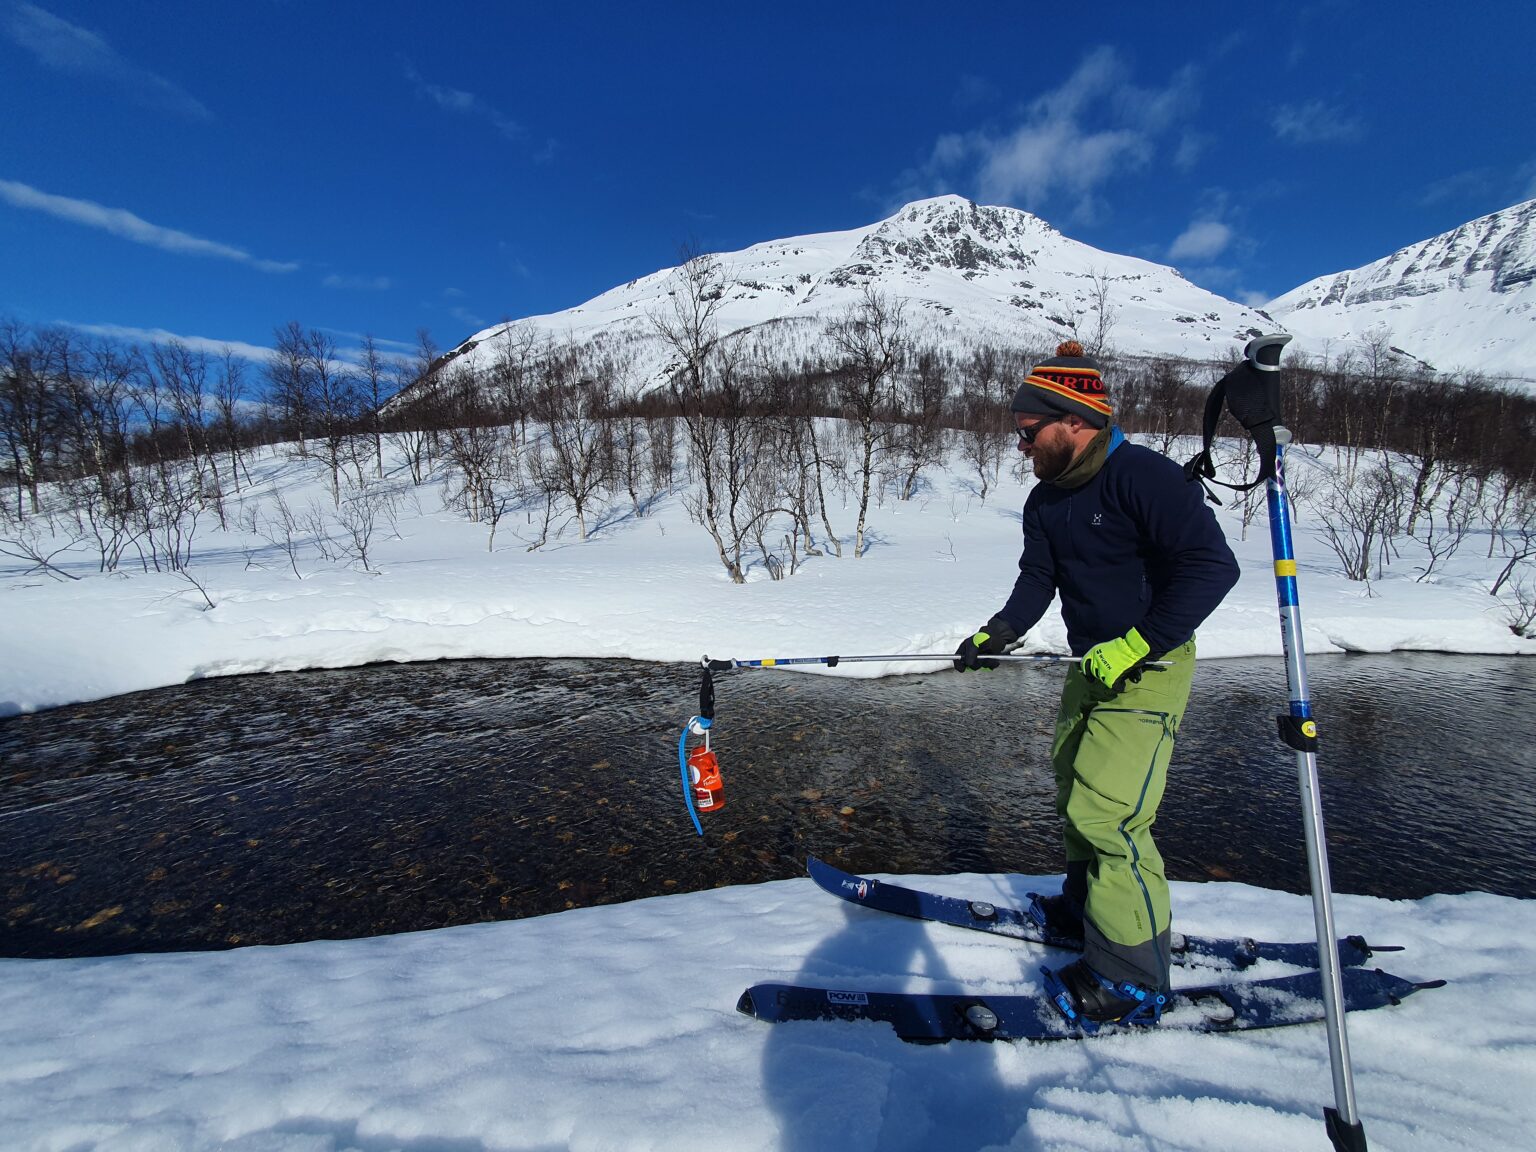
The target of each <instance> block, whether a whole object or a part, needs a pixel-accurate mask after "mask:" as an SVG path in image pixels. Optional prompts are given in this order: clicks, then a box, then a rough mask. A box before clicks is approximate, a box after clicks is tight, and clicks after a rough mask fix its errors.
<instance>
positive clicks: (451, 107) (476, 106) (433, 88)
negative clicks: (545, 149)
mask: <svg viewBox="0 0 1536 1152" xmlns="http://www.w3.org/2000/svg"><path fill="white" fill-rule="evenodd" d="M404 63H405V75H406V78H407V79H408V80H410V82H411V85H412V86H413V87H414V88H415V89H416V95H418V96H421V97H424V98H426V99H428V100H430V101H432V103H434V104H436V105H437V106H438V107H439V108H441V109H443V110H444V111H445V112H452V113H454V114H455V115H458V116H476V117H479V118H480V119H482V120H487V121H489V122H490V124H491V126H492V127H494V128H495V129H496V131H497V132H499V133H501V135H502V136H504V137H505V138H506V139H508V140H516V139H517V138H518V137H520V136H522V135H523V134H524V132H525V131H526V129H524V128H523V126H522V125H521V124H519V123H518V122H517V121H516V120H513V119H512V118H511V117H510V116H505V115H503V114H502V113H501V112H499V111H497V110H496V109H495V108H493V107H491V106H490V105H489V104H487V103H486V102H485V101H484V100H482V99H480V97H478V96H476V95H475V94H474V93H473V92H464V91H461V90H460V89H458V88H444V87H442V86H441V85H438V84H430V83H428V82H427V81H426V79H425V78H423V77H422V75H421V73H419V72H417V71H416V69H415V67H414V66H412V64H411V63H410V61H405V62H404Z"/></svg>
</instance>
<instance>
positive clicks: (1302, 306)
mask: <svg viewBox="0 0 1536 1152" xmlns="http://www.w3.org/2000/svg"><path fill="white" fill-rule="evenodd" d="M1265 311H1267V312H1268V313H1269V314H1270V315H1272V316H1274V317H1275V319H1277V320H1278V321H1280V323H1281V324H1283V325H1284V326H1285V327H1286V328H1288V329H1289V330H1290V331H1291V332H1293V333H1295V334H1296V335H1297V336H1298V346H1299V347H1301V348H1302V349H1303V350H1304V351H1308V352H1311V353H1314V354H1317V353H1320V352H1322V351H1323V350H1324V349H1325V347H1326V346H1328V345H1329V344H1332V345H1333V351H1334V352H1335V353H1338V352H1341V351H1343V350H1345V349H1346V348H1348V347H1350V346H1351V345H1358V344H1359V343H1361V342H1363V341H1365V340H1367V339H1369V338H1371V337H1372V336H1374V335H1377V334H1379V335H1381V336H1384V337H1385V338H1386V340H1387V343H1388V344H1389V345H1391V346H1395V347H1397V348H1399V349H1401V350H1402V351H1404V352H1406V353H1407V354H1408V355H1410V356H1413V357H1415V358H1417V359H1419V360H1422V361H1424V362H1426V363H1428V364H1430V365H1432V366H1433V367H1434V368H1436V369H1438V370H1440V371H1442V372H1450V371H1457V370H1462V369H1466V370H1475V371H1480V372H1486V373H1490V374H1494V375H1508V376H1512V377H1515V378H1516V379H1521V380H1526V381H1531V380H1536V200H1527V201H1526V202H1525V203H1523V204H1516V205H1514V206H1513V207H1511V208H1506V209H1504V210H1503V211H1501V212H1495V213H1493V214H1492V215H1489V216H1482V217H1479V218H1478V219H1476V220H1473V221H1470V222H1469V223H1466V224H1463V225H1462V226H1461V227H1459V228H1454V229H1452V230H1451V231H1449V232H1445V233H1443V234H1441V235H1439V236H1435V237H1433V238H1432V239H1429V240H1423V241H1420V242H1419V243H1417V244H1410V245H1409V246H1408V247H1406V248H1402V249H1399V250H1398V251H1396V252H1394V253H1392V255H1390V256H1387V257H1385V258H1384V259H1381V260H1377V261H1376V262H1375V263H1374V264H1367V265H1366V266H1365V267H1363V268H1356V269H1353V270H1352V271H1348V272H1339V273H1336V274H1334V275H1331V276H1320V277H1318V278H1317V279H1316V280H1312V281H1310V282H1308V283H1306V284H1303V285H1302V286H1301V287H1299V288H1295V289H1292V290H1291V291H1290V292H1287V293H1286V294H1285V295H1283V296H1280V297H1278V298H1277V299H1275V300H1273V301H1272V302H1271V303H1270V304H1269V305H1268V306H1267V307H1266V309H1265Z"/></svg>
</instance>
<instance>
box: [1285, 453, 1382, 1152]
mask: <svg viewBox="0 0 1536 1152" xmlns="http://www.w3.org/2000/svg"><path fill="white" fill-rule="evenodd" d="M1290 442H1291V432H1290V429H1288V428H1286V427H1285V426H1283V425H1276V426H1275V472H1274V475H1273V476H1271V477H1270V478H1269V480H1268V483H1267V485H1266V487H1267V494H1268V500H1269V534H1270V542H1271V544H1272V546H1273V551H1274V559H1275V594H1276V597H1277V599H1278V601H1279V605H1280V637H1281V641H1282V643H1283V644H1284V647H1285V678H1286V684H1287V686H1288V687H1289V690H1290V710H1289V711H1288V712H1287V713H1285V714H1284V715H1282V716H1279V717H1277V719H1278V721H1279V726H1280V739H1281V740H1283V741H1284V742H1285V743H1286V744H1287V745H1288V746H1289V747H1291V748H1292V749H1293V750H1294V751H1295V753H1296V775H1297V780H1298V782H1299V784H1300V788H1301V816H1302V829H1303V831H1304V833H1305V836H1306V843H1307V871H1308V874H1309V876H1310V879H1311V882H1312V918H1313V921H1314V924H1315V926H1316V929H1317V957H1318V960H1319V962H1320V963H1319V969H1320V973H1319V974H1320V976H1321V978H1322V984H1323V1018H1324V1023H1325V1024H1326V1025H1327V1029H1328V1057H1329V1062H1330V1064H1331V1065H1332V1068H1333V1099H1334V1107H1332V1108H1325V1109H1324V1110H1323V1119H1324V1122H1325V1124H1326V1125H1327V1129H1328V1137H1329V1139H1330V1140H1331V1141H1332V1142H1333V1146H1334V1148H1335V1149H1337V1150H1338V1152H1365V1147H1366V1144H1365V1128H1364V1127H1363V1126H1362V1125H1361V1123H1360V1117H1359V1114H1358V1112H1357V1111H1356V1108H1355V1080H1354V1074H1353V1071H1352V1069H1351V1066H1350V1061H1349V1033H1348V1031H1347V1029H1346V1028H1345V1025H1344V984H1343V977H1342V976H1341V975H1340V973H1339V956H1338V953H1337V952H1336V951H1335V950H1334V943H1333V941H1334V925H1333V887H1332V883H1331V881H1330V879H1329V875H1328V842H1327V837H1326V835H1325V834H1324V831H1323V799H1322V790H1321V785H1320V782H1319V780H1318V775H1317V722H1316V721H1315V720H1314V719H1313V718H1312V700H1311V697H1310V695H1309V694H1308V689H1307V653H1306V649H1305V647H1304V646H1303V644H1302V638H1301V602H1300V598H1299V596H1298V594H1297V590H1296V553H1295V550H1294V547H1293V544H1292V541H1291V520H1290V512H1289V508H1288V505H1287V503H1286V495H1285V448H1286V445H1287V444H1289V443H1290Z"/></svg>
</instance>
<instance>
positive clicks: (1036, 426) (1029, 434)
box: [1014, 416, 1066, 444]
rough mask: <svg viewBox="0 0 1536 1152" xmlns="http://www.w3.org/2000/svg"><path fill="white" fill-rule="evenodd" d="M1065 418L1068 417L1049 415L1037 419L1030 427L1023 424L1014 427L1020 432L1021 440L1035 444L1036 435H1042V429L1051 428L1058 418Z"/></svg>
mask: <svg viewBox="0 0 1536 1152" xmlns="http://www.w3.org/2000/svg"><path fill="white" fill-rule="evenodd" d="M1065 419H1066V417H1065V416H1047V417H1046V418H1045V419H1044V420H1036V421H1035V422H1034V423H1033V424H1031V425H1030V426H1029V427H1028V428H1025V427H1023V426H1022V425H1020V426H1018V427H1016V428H1015V429H1014V431H1016V432H1017V433H1018V434H1019V440H1020V441H1022V442H1023V443H1025V444H1033V443H1034V442H1035V437H1036V436H1038V435H1040V432H1041V429H1044V428H1049V427H1050V426H1051V425H1052V424H1055V423H1056V422H1057V421H1058V420H1065Z"/></svg>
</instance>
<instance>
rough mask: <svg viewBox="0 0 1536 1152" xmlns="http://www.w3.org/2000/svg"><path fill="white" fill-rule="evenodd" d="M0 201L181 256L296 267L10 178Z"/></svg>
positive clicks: (263, 267) (271, 268)
mask: <svg viewBox="0 0 1536 1152" xmlns="http://www.w3.org/2000/svg"><path fill="white" fill-rule="evenodd" d="M0 200H4V201H6V202H7V203H8V204H10V205H11V206H12V207H15V208H25V209H28V210H30V211H33V212H42V213H44V214H46V215H49V216H54V217H57V218H58V219H60V220H68V221H69V222H70V223H72V224H82V225H84V226H85V227H87V228H99V229H101V230H102V231H103V232H110V233H112V235H114V236H119V237H121V238H122V239H124V240H132V241H133V242H134V243H135V244H145V245H148V246H149V247H151V248H160V249H163V250H164V251H166V252H175V253H178V254H180V255H183V256H209V257H213V258H214V259H218V260H233V261H235V262H236V263H239V264H248V265H250V266H251V267H252V268H256V269H258V270H260V271H262V272H292V271H294V270H295V269H296V268H298V265H297V264H294V263H290V262H287V261H281V260H262V259H259V258H258V257H255V256H252V255H251V254H250V253H249V252H247V251H245V249H243V248H236V247H234V246H233V245H231V244H221V243H219V242H218V241H217V240H205V239H203V238H202V237H201V236H193V235H192V234H191V233H188V232H181V231H178V230H177V229H175V228H164V227H162V226H160V225H159V224H151V223H150V222H149V221H147V220H144V219H141V218H140V217H138V216H135V215H134V214H133V213H132V212H129V211H127V210H126V209H123V208H108V207H106V206H105V205H103V204H97V203H96V202H95V201H93V200H76V199H73V198H72V197H69V196H55V195H53V194H52V193H50V192H43V191H40V190H39V189H36V188H33V187H32V186H31V185H29V184H19V183H17V182H16V181H14V180H0Z"/></svg>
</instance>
